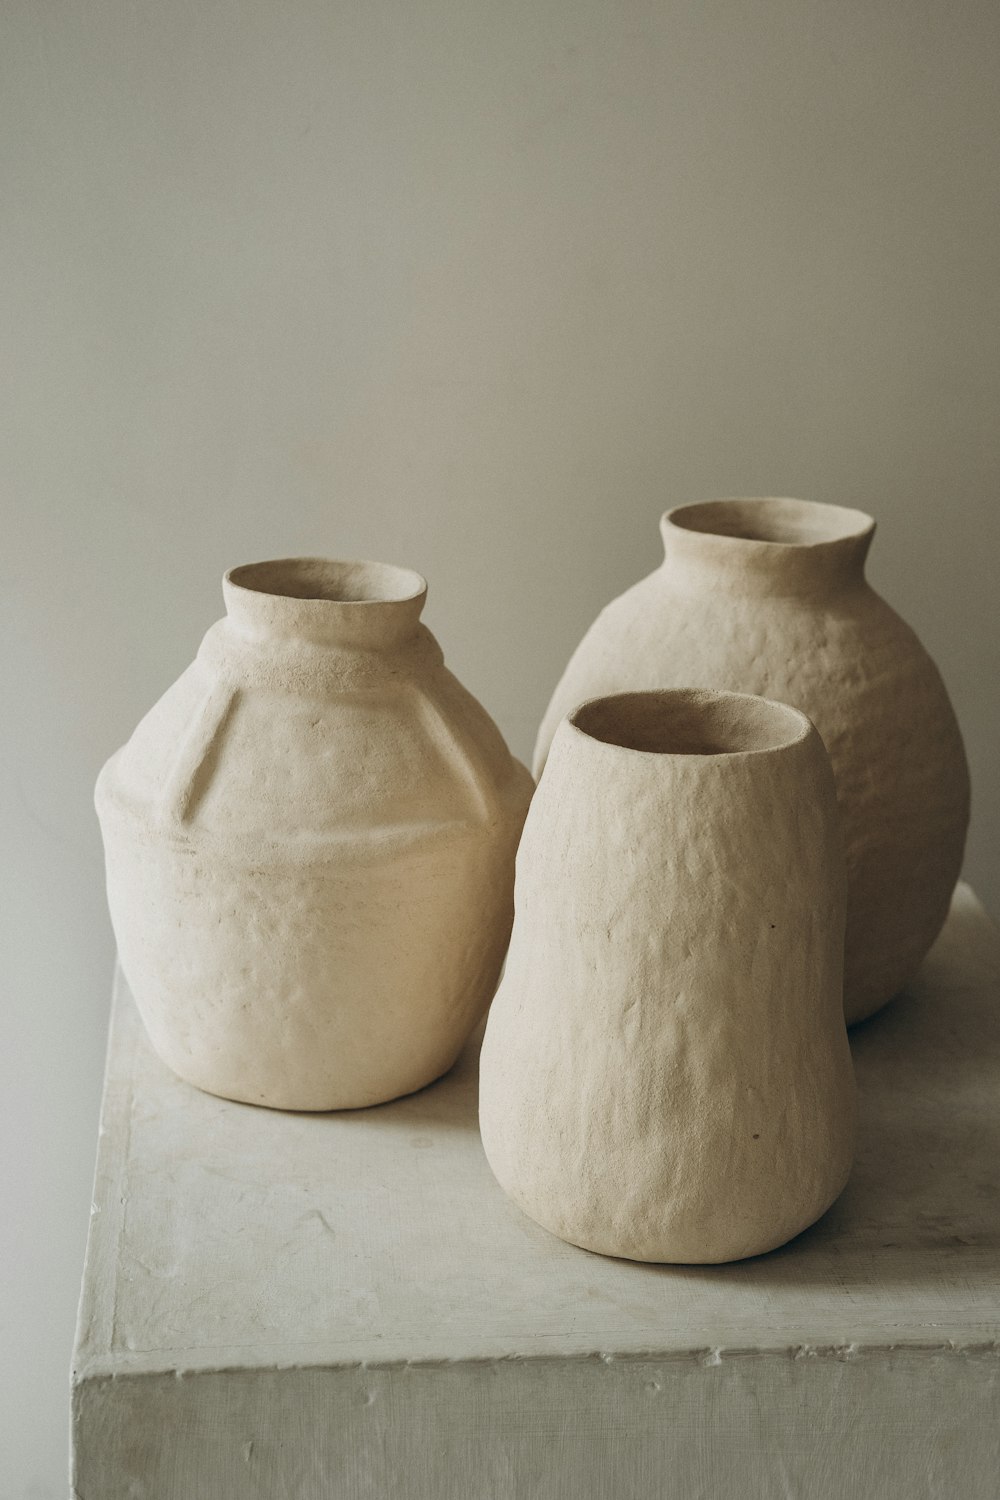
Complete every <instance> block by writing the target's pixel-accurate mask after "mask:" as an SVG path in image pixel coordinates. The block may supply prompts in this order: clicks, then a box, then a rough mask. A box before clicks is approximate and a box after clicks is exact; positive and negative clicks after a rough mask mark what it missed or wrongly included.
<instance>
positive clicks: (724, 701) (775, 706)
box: [568, 688, 813, 757]
mask: <svg viewBox="0 0 1000 1500" xmlns="http://www.w3.org/2000/svg"><path fill="white" fill-rule="evenodd" d="M568 722H569V723H570V724H571V725H572V727H573V728H574V729H575V730H576V731H577V733H579V734H581V735H583V736H584V737H586V738H587V739H591V740H598V741H600V742H601V743H603V744H605V745H611V746H613V747H614V748H616V749H619V750H631V751H636V752H639V753H641V754H644V755H661V756H702V757H731V756H734V755H761V754H768V753H772V754H773V753H774V752H775V751H778V750H785V749H788V748H790V747H791V746H793V745H797V744H799V743H800V742H801V741H803V740H805V739H807V738H808V736H809V735H810V734H811V733H812V732H813V728H812V724H811V722H810V720H809V719H808V718H807V717H806V715H805V714H803V713H800V711H799V710H798V709H797V708H790V707H789V705H788V704H786V703H775V702H773V701H772V700H771V699H769V698H757V697H754V696H753V695H752V694H749V693H717V692H708V691H707V690H704V689H700V688H698V689H696V688H667V689H661V690H659V691H653V692H638V693H614V694H611V695H610V696H608V697H604V698H591V699H589V700H588V702H586V703H581V704H580V706H579V707H578V708H576V709H575V710H574V711H573V713H571V714H570V715H569V720H568Z"/></svg>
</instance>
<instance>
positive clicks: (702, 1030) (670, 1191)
mask: <svg viewBox="0 0 1000 1500" xmlns="http://www.w3.org/2000/svg"><path fill="white" fill-rule="evenodd" d="M515 902H516V912H517V914H516V917H515V921H514V931H513V935H512V938H511V946H510V952H509V955H508V959H507V967H506V970H505V973H504V978H503V981H502V983H501V985H500V989H499V990H498V992H497V995H496V998H495V1000H494V1002H493V1005H492V1007H491V1009H490V1014H489V1020H488V1022H487V1027H486V1036H485V1041H484V1046H483V1052H482V1062H481V1077H480V1124H481V1128H482V1135H483V1144H484V1146H485V1149H486V1155H487V1158H488V1160H489V1163H490V1166H491V1167H492V1169H493V1172H494V1173H495V1175H496V1177H497V1179H498V1180H499V1182H500V1184H501V1186H502V1187H503V1188H504V1189H505V1190H506V1192H507V1193H508V1194H509V1195H510V1197H511V1198H513V1199H514V1201H515V1202H516V1203H517V1204H519V1205H520V1207H521V1208H522V1209H523V1210H524V1211H525V1212H526V1213H527V1214H529V1215H530V1216H531V1217H532V1218H533V1219H535V1220H537V1222H538V1223H539V1224H542V1225H544V1227H545V1228H546V1229H549V1230H551V1231H552V1232H553V1233H554V1234H557V1235H559V1236H561V1237H562V1238H563V1239H566V1240H569V1241H571V1242H572V1243H573V1244H576V1245H581V1246H583V1247H585V1248H586V1249H588V1250H596V1251H600V1252H602V1253H603V1254H606V1255H616V1256H624V1257H628V1258H630V1259H633V1260H642V1261H677V1262H705V1263H707V1262H717V1261H727V1260H737V1259H740V1258H742V1257H744V1256H748V1255H756V1254H758V1253H760V1252H761V1251H765V1250H769V1249H772V1248H773V1247H775V1246H776V1245H780V1244H782V1243H783V1242H784V1241H785V1240H788V1239H790V1238H791V1237H792V1236H793V1235H795V1234H797V1233H798V1232H799V1231H800V1230H802V1229H804V1228H806V1226H807V1225H809V1224H811V1223H812V1222H813V1221H814V1220H815V1219H816V1218H818V1217H819V1215H820V1214H822V1213H823V1211H824V1210H825V1209H826V1208H827V1207H828V1206H829V1204H830V1203H831V1202H832V1201H833V1199H834V1198H835V1197H836V1196H837V1194H838V1193H839V1192H840V1190H841V1188H842V1187H843V1185H844V1182H845V1180H846V1178H847V1175H848V1172H849V1170H850V1163H851V1156H852V1149H853V1139H854V1123H855V1100H854V1080H853V1072H852V1066H851V1059H850V1051H849V1047H848V1042H847V1032H846V1028H845V1025H844V1016H843V1009H842V1004H841V981H842V968H843V937H844V919H845V873H844V865H843V849H842V843H841V837H840V828H839V818H838V813H837V806H836V795H835V791H834V783H833V776H832V773H831V769H830V765H829V761H828V758H827V755H826V753H825V751H824V748H823V745H822V742H821V740H820V738H819V735H818V734H817V733H816V731H815V729H814V728H813V726H812V725H811V723H810V722H809V720H808V719H807V718H806V717H805V715H803V714H801V713H799V712H798V711H797V710H795V709H792V708H788V707H787V706H785V705H782V704H776V703H769V702H766V701H765V700H763V699H760V698H753V697H746V696H742V695H739V694H717V693H703V692H662V693H632V694H623V695H620V696H615V697H609V698H604V699H596V700H594V701H592V702H590V703H587V704H585V705H583V706H582V707H580V708H578V709H577V710H576V711H575V712H574V713H573V714H571V715H570V716H569V717H568V718H567V719H565V720H563V722H562V723H561V724H560V726H559V728H558V730H557V732H556V736H555V739H554V741H553V745H552V751H551V754H550V756H549V759H548V763H547V765H546V768H545V773H544V775H543V776H542V779H541V782H540V784H539V787H538V790H537V792H536V794H535V799H534V802H533V803H532V807H531V810H530V812H529V814H528V820H527V823H526V825H525V830H524V835H523V837H522V841H521V848H520V851H519V853H518V859H517V878H516V897H515Z"/></svg>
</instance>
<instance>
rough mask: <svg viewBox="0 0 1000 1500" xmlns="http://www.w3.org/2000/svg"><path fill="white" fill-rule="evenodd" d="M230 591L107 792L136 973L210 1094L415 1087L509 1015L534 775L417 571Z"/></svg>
mask: <svg viewBox="0 0 1000 1500" xmlns="http://www.w3.org/2000/svg"><path fill="white" fill-rule="evenodd" d="M224 590H225V595H226V602H227V607H228V615H227V617H226V619H224V620H222V621H220V622H219V623H218V624H217V625H215V626H213V627H212V629H211V630H210V631H209V632H208V634H207V636H206V637H205V640H204V642H203V643H202V646H201V649H200V651H199V653H198V657H197V660H196V661H195V662H194V664H193V665H192V666H191V667H189V668H188V670H187V671H186V672H185V673H184V674H183V675H182V677H181V678H180V679H179V681H178V682H177V683H175V685H174V686H173V687H172V688H170V689H169V690H168V692H167V693H166V694H165V695H164V697H163V698H161V700H160V701H159V703H157V704H156V706H155V707H154V708H153V709H152V710H151V711H150V713H149V714H148V715H147V716H146V718H145V719H144V720H143V721H142V723H141V724H140V725H139V727H138V728H137V729H136V731H135V733H134V735H133V736H132V738H131V740H130V741H129V743H128V744H127V745H126V746H125V747H124V748H123V749H122V750H120V751H119V752H118V753H117V754H116V755H114V756H113V757H112V758H111V760H110V761H109V762H108V764H107V766H105V768H104V770H103V771H102V773H101V776H100V779H99V781H98V786H97V806H98V811H99V813H100V817H101V824H102V829H103V832H104V839H105V848H106V855H107V873H108V898H109V903H110V907H111V914H112V919H113V922H114V927H115V933H116V936H117V939H118V946H119V951H120V955H121V961H122V966H123V968H124V971H125V973H126V975H127V977H128V980H129V984H130V986H131V987H132V991H133V993H134V995H135V997H136V1002H137V1004H138V1006H139V1009H140V1011H141V1013H142V1016H143V1020H144V1021H145V1024H146V1027H147V1029H148V1031H149V1035H150V1037H151V1039H152V1041H153V1044H154V1046H155V1047H156V1049H157V1051H158V1052H159V1054H160V1056H161V1057H162V1058H163V1059H164V1061H165V1062H167V1063H168V1064H169V1066H170V1067H171V1068H173V1069H174V1071H175V1072H177V1073H179V1074H180V1075H181V1077H183V1078H186V1079H188V1080H189V1081H190V1082H192V1083H195V1084H197V1085H198V1086H199V1087H200V1088H203V1089H207V1090H209V1091H210V1092H212V1093H217V1094H222V1095H225V1096H226V1097H229V1098H233V1099H241V1100H246V1101H248V1102H251V1103H254V1104H268V1105H272V1106H275V1107H281V1108H287V1109H307V1110H324V1109H335V1108H349V1107H354V1106H361V1105H367V1104H373V1103H377V1102H379V1101H381V1100H385V1099H390V1098H393V1097H395V1096H397V1095H399V1094H405V1093H408V1092H410V1091H412V1090H414V1089H417V1088H420V1087H422V1086H423V1085H424V1084H426V1083H428V1082H430V1081H431V1080H432V1079H434V1078H436V1077H438V1076H439V1075H440V1074H441V1073H443V1072H445V1071H446V1070H447V1069H448V1068H449V1067H450V1066H451V1064H452V1063H453V1062H454V1060H455V1057H456V1056H457V1054H458V1052H459V1050H460V1048H461V1047H462V1045H463V1043H464V1042H465V1040H466V1038H467V1037H468V1035H469V1032H470V1031H471V1029H472V1027H473V1026H474V1025H475V1023H476V1022H477V1021H478V1020H479V1018H480V1017H481V1016H482V1013H483V1011H484V1010H485V1008H486V1006H487V1005H488V1004H489V1001H490V997H491V996H492V993H493V990H494V987H495V985H496V980H497V976H498V974H499V972H500V966H501V963H502V961H503V955H504V951H505V948H506V945H507V938H508V935H509V931H510V923H511V919H512V915H513V907H512V884H513V862H514V851H515V849H516V846H517V840H518V836H519V834H520V830H521V825H522V823H523V820H524V814H525V810H526V808H527V805H528V801H529V798H530V795H531V791H532V784H531V778H530V777H529V775H528V773H527V771H526V770H525V768H524V767H523V766H521V765H519V764H518V762H516V761H515V760H513V759H512V757H511V756H510V754H509V752H508V750H507V747H506V745H505V744H504V742H503V740H502V738H501V736H500V734H499V731H498V730H497V728H496V726H495V725H494V724H493V722H492V720H491V719H490V718H489V716H488V715H487V714H486V713H485V711H484V710H483V709H482V708H481V707H480V705H479V704H478V703H477V702H476V701H475V700H474V699H473V698H472V697H471V696H470V695H469V694H468V693H467V692H466V691H465V689H464V688H463V687H462V686H461V685H460V684H459V683H458V682H457V681H456V679H455V678H454V677H453V676H452V675H451V673H450V672H448V671H447V670H446V669H445V667H444V664H443V660H442V656H441V651H440V648H439V647H438V645H437V643H436V641H435V640H434V638H433V636H431V635H430V633H429V632H428V631H427V629H426V628H425V627H424V626H423V625H421V624H420V623H419V616H420V611H421V608H422V606H423V602H424V596H425V592H426V586H425V585H424V583H423V580H422V579H421V578H420V577H419V575H417V574H415V573H410V572H409V571H407V570H403V569H396V568H390V567H387V566H384V565H380V564H359V563H334V562H325V561H323V560H321V559H295V560H292V561H290V562H280V563H267V564H257V565H253V566H252V567H249V568H240V569H237V570H235V572H234V573H231V574H228V575H227V578H226V580H225V584H224Z"/></svg>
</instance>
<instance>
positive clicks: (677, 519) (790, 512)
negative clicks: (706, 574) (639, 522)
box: [660, 495, 875, 554]
mask: <svg viewBox="0 0 1000 1500" xmlns="http://www.w3.org/2000/svg"><path fill="white" fill-rule="evenodd" d="M660 529H661V531H662V532H663V536H664V540H665V541H670V540H675V541H676V540H681V539H682V538H684V537H691V538H692V539H693V538H701V539H704V540H705V541H707V542H709V543H711V544H712V545H718V544H719V543H721V544H723V545H730V546H734V547H736V548H738V549H741V550H744V551H749V550H751V549H752V550H757V551H759V552H762V553H763V552H767V553H772V554H780V553H802V552H810V553H817V552H821V551H841V550H845V549H846V550H848V551H851V552H853V551H856V550H857V549H858V548H859V547H860V548H863V549H864V550H867V547H868V545H869V544H870V542H871V538H872V536H873V535H874V532H875V521H874V519H873V517H871V516H870V515H868V514H867V513H866V512H865V511H863V510H854V509H852V508H851V507H849V506H844V505H827V504H824V503H822V502H821V501H817V500H796V499H793V498H791V497H789V496H772V495H766V496H731V497H728V498H726V499H721V500H698V501H694V502H693V503H690V504H686V505H676V506H674V507H673V508H672V509H670V510H667V511H664V513H663V515H662V517H661V519H660Z"/></svg>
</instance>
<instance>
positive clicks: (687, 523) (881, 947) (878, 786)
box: [535, 499, 969, 1022]
mask: <svg viewBox="0 0 1000 1500" xmlns="http://www.w3.org/2000/svg"><path fill="white" fill-rule="evenodd" d="M874 530H875V523H874V522H873V521H872V519H871V518H870V517H869V516H866V515H864V514H862V513H861V512H860V511H856V510H846V509H843V508H841V507H839V506H833V505H817V504H811V503H809V502H806V501H801V500H782V499H760V500H717V501H710V502H707V503H705V504H700V505H685V506H681V507H680V508H678V509H676V510H672V511H669V512H668V513H667V514H666V515H665V516H664V517H663V521H662V531H663V538H664V544H665V556H664V560H663V564H662V566H661V567H659V568H658V569H657V570H656V572H654V573H653V574H651V575H650V576H649V577H648V578H645V579H643V581H642V582H641V583H638V584H636V585H635V587H633V588H631V589H629V590H628V591H627V592H626V593H625V594H623V595H622V596H621V598H619V599H617V600H615V602H614V603H613V604H610V605H609V606H608V607H607V608H606V609H605V610H604V611H603V612H602V614H601V615H600V616H599V617H598V619H597V620H596V621H595V623H594V624H593V626H592V627H591V629H590V630H589V631H588V633H587V634H586V636H585V637H584V639H583V640H582V642H581V643H580V645H579V647H578V648H577V650H576V652H575V654H574V656H573V657H572V659H571V660H570V662H569V665H568V666H567V668H566V671H565V673H564V674H563V678H562V680H561V682H560V683H559V685H558V687H557V688H556V691H555V694H554V696H553V698H552V702H551V704H550V705H549V709H548V712H547V713H546V715H545V719H544V721H543V723H542V726H541V730H540V732H539V736H538V743H537V746H536V751H535V768H536V773H537V772H538V771H539V770H540V769H541V767H542V765H544V763H545V758H546V755H547V753H548V748H549V745H550V743H551V741H552V736H553V734H554V733H555V729H556V726H557V724H558V723H559V721H560V719H561V718H562V717H563V715H564V714H566V713H567V712H569V711H570V710H571V709H572V708H573V707H574V706H575V705H576V704H578V703H581V702H583V701H584V700H585V699H588V698H591V697H594V696H595V695H597V694H603V693H613V692H620V691H623V690H626V689H643V688H670V687H682V686H690V685H695V686H699V687H705V688H712V689H731V690H733V691H736V692H747V693H759V694H762V695H764V696H766V697H769V698H776V699H779V700H781V701H782V702H786V703H790V704H792V705H794V706H795V707H797V708H801V709H802V710H803V711H804V712H805V713H807V714H808V715H809V717H810V718H811V719H812V720H813V722H814V723H815V725H816V727H817V729H818V730H819V732H820V734H821V735H822V737H823V741H824V743H825V745H826V748H827V750H828V752H829V755H830V759H831V761H832V763H833V769H834V774H835V776H836V781H837V791H838V797H839V802H840V809H841V815H842V818H843V826H844V834H845V844H846V852H847V870H848V904H847V940H846V941H847V949H846V974H845V984H844V1006H845V1013H846V1016H847V1019H848V1022H854V1021H859V1020H862V1019H863V1018H864V1017H865V1016H868V1015H870V1014H871V1013H872V1012H873V1011H875V1010H877V1009H878V1008H879V1007H880V1006H881V1005H883V1004H884V1003H885V1002H886V1001H887V1000H889V999H891V997H892V996H893V995H894V994H896V992H897V991H898V990H899V989H900V988H901V987H902V986H903V985H904V984H905V982H906V981H907V980H908V979H909V978H911V977H912V975H913V974H914V973H915V972H916V970H917V969H918V968H919V966H920V963H921V961H922V960H923V958H924V956H925V954H926V953H927V951H928V949H929V948H930V946H931V944H932V943H933V941H934V939H935V938H936V936H937V934H938V932H939V931H940V929H941V927H942V925H943V923H944V919H945V917H946V916H947V913H948V907H949V903H950V900H951V895H952V892H953V890H954V886H955V882H956V880H957V878H958V874H959V871H960V869H961V864H962V855H963V850H964V844H965V832H966V827H967V824H968V817H969V778H968V770H967V767H966V761H965V754H964V750H963V747H962V740H961V736H960V734H959V730H958V725H957V723H956V721H955V715H954V713H953V711H952V707H951V704H950V702H949V700H948V695H947V693H946V691H945V688H944V685H943V683H942V681H941V677H940V675H939V673H938V671H937V669H936V667H935V666H934V663H933V662H932V661H931V659H930V657H929V656H928V655H927V652H926V651H925V650H924V649H923V647H922V646H921V644H920V642H919V641H918V640H917V637H916V636H915V635H914V633H913V631H912V630H911V629H910V628H909V627H908V626H907V625H906V624H904V622H903V621H902V620H901V619H900V618H899V616H898V615H897V614H896V613H895V612H894V611H893V610H892V609H890V607H889V606H888V604H886V603H885V601H884V600H883V599H881V598H880V597H879V596H878V594H876V593H875V592H874V590H873V589H872V588H871V587H870V586H869V584H868V583H867V581H866V579H865V573H864V565H865V558H866V555H867V553H868V549H869V546H870V544H871V540H872V536H873V533H874Z"/></svg>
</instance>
